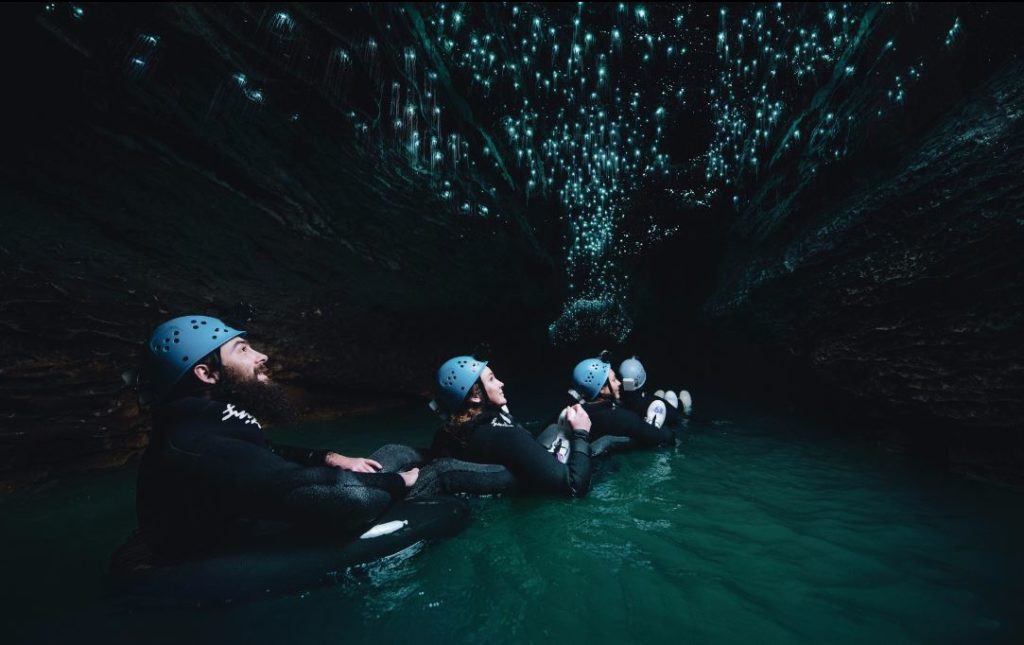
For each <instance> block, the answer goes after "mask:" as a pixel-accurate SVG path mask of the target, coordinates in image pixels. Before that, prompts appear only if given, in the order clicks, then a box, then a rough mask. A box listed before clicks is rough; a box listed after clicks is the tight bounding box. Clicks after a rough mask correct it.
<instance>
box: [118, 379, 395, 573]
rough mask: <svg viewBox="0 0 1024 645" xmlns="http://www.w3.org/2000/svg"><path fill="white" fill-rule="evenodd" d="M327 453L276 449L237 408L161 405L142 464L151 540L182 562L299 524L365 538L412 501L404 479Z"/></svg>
mask: <svg viewBox="0 0 1024 645" xmlns="http://www.w3.org/2000/svg"><path fill="white" fill-rule="evenodd" d="M326 455H327V451H326V450H308V449H305V448H294V447H289V446H275V445H272V444H270V443H268V442H267V440H266V439H265V438H264V436H263V431H262V430H261V428H260V426H259V423H258V422H257V420H256V419H255V418H254V417H253V416H252V415H249V414H248V413H246V412H245V411H244V410H238V409H236V407H235V406H234V405H232V404H229V403H224V402H221V401H210V400H208V399H201V398H185V399H179V400H177V401H174V402H172V403H169V404H166V405H164V406H161V407H160V408H158V409H157V410H155V411H154V428H153V436H152V440H151V442H150V445H149V447H148V448H147V449H146V452H145V454H144V455H143V458H142V463H141V465H140V467H139V477H138V493H137V498H136V510H137V513H138V518H139V526H140V529H141V532H142V536H143V538H144V539H145V540H146V542H147V543H148V544H149V546H150V547H151V548H153V549H154V550H155V551H156V552H157V553H158V554H160V555H161V556H164V557H172V558H173V557H177V556H184V555H193V554H198V553H203V552H211V551H216V550H218V549H221V548H223V547H225V546H227V545H237V544H239V543H241V542H244V541H245V540H246V539H253V538H255V537H256V536H258V535H260V534H264V533H267V532H273V531H277V532H280V531H282V530H285V529H290V528H293V527H295V526H297V525H310V526H315V527H316V528H317V529H318V530H320V531H324V530H328V531H332V532H339V533H345V534H357V533H358V532H359V531H360V530H361V529H363V528H365V527H367V526H369V525H370V524H371V523H372V522H373V520H374V519H375V518H377V517H378V516H380V515H381V514H382V513H383V512H384V511H385V510H386V509H387V508H388V506H390V505H391V503H392V502H394V501H396V500H398V499H401V498H402V497H403V496H404V495H405V492H406V488H405V483H404V481H403V480H402V477H401V476H400V475H398V474H397V473H373V474H364V473H353V472H350V471H346V470H342V469H340V468H335V467H331V466H326V465H324V458H325V457H326Z"/></svg>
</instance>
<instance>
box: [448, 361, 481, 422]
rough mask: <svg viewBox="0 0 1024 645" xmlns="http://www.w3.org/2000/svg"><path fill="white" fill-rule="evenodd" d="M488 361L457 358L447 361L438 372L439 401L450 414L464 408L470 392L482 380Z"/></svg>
mask: <svg viewBox="0 0 1024 645" xmlns="http://www.w3.org/2000/svg"><path fill="white" fill-rule="evenodd" d="M485 367H487V361H485V360H481V359H478V358H475V357H473V356H456V357H455V358H450V359H448V360H447V361H445V363H444V365H442V366H441V367H440V369H438V370H437V400H438V403H440V405H441V407H442V408H444V409H445V410H447V411H448V412H455V411H456V410H458V409H459V408H460V407H462V402H463V401H465V400H466V396H467V395H468V394H469V390H470V388H471V387H473V384H474V383H476V380H477V379H478V378H480V372H483V371H484V368H485Z"/></svg>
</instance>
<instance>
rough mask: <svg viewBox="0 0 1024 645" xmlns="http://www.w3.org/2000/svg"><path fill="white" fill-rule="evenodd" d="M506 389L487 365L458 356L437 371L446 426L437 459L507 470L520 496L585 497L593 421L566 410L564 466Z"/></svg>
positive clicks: (578, 408) (440, 434)
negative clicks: (516, 411) (515, 409)
mask: <svg viewBox="0 0 1024 645" xmlns="http://www.w3.org/2000/svg"><path fill="white" fill-rule="evenodd" d="M504 385H505V384H504V383H502V382H501V381H499V380H498V377H497V376H496V375H495V374H494V371H493V370H492V369H491V368H490V367H488V361H486V360H483V359H477V358H475V357H473V356H456V357H455V358H452V359H450V360H448V361H446V362H445V363H444V364H443V365H441V368H440V369H439V370H438V371H437V390H438V392H437V400H436V401H437V405H438V407H439V409H440V411H442V412H443V413H444V414H445V415H446V417H447V420H446V422H445V425H444V427H443V428H441V429H440V430H438V432H437V434H436V435H435V437H434V444H433V447H432V448H431V452H432V453H433V454H434V455H435V456H439V457H454V458H455V459H458V460H465V461H470V462H476V463H479V464H496V465H501V466H504V467H506V468H507V470H508V471H509V472H510V473H511V474H512V476H513V477H514V478H515V481H516V482H517V487H518V490H519V491H520V492H532V493H545V494H551V495H564V496H571V497H582V496H584V495H586V494H587V492H588V491H589V490H590V473H591V464H590V443H589V440H588V435H589V432H590V418H589V417H588V416H587V413H586V411H584V409H583V407H582V406H580V405H578V404H577V405H574V406H570V407H568V408H567V409H566V410H565V419H566V424H567V425H568V427H569V431H568V433H567V437H566V455H565V460H564V462H563V461H560V460H559V459H557V458H556V457H555V456H554V455H552V454H551V452H549V451H548V450H547V449H546V448H545V447H544V446H542V445H541V444H540V443H539V442H538V441H537V440H536V439H535V438H534V437H533V435H531V434H530V432H529V431H528V430H526V428H524V427H522V426H521V425H519V424H517V423H516V422H515V420H514V419H513V418H512V414H511V413H510V412H509V410H508V406H507V403H508V401H506V399H505V392H504Z"/></svg>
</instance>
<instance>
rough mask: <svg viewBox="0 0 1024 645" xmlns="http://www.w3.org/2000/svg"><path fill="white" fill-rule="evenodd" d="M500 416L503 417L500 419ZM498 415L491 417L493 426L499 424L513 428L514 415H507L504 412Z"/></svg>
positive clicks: (498, 425) (501, 426)
mask: <svg viewBox="0 0 1024 645" xmlns="http://www.w3.org/2000/svg"><path fill="white" fill-rule="evenodd" d="M498 417H501V419H500V420H499V419H498ZM498 417H494V418H493V419H491V425H492V426H497V427H499V428H511V427H512V417H507V416H505V415H504V414H499V415H498ZM502 422H504V423H502Z"/></svg>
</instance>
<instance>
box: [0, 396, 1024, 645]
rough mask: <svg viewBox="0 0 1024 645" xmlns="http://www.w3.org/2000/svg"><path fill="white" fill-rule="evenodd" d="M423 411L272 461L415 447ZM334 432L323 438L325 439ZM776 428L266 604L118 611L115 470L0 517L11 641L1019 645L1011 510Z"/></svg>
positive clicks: (619, 466)
mask: <svg viewBox="0 0 1024 645" xmlns="http://www.w3.org/2000/svg"><path fill="white" fill-rule="evenodd" d="M434 424H435V421H433V419H432V417H430V416H429V414H427V413H423V414H420V413H419V412H397V413H396V412H391V413H387V414H381V415H376V416H372V417H365V418H361V419H354V420H348V421H345V422H343V423H339V424H311V425H307V426H303V427H299V428H295V429H292V430H290V431H288V432H285V433H283V434H279V435H278V436H279V437H280V438H281V439H283V440H287V441H289V442H291V443H305V444H307V445H317V446H324V447H331V448H334V449H337V450H340V451H342V452H347V453H351V454H367V453H369V452H370V451H371V450H372V449H374V448H375V447H377V446H378V445H381V444H383V443H389V442H395V441H398V442H405V443H411V444H414V445H423V444H426V443H428V441H429V436H430V434H431V431H432V429H433V427H434ZM339 428H343V429H344V430H339ZM825 434H827V430H825V429H820V428H814V427H808V425H807V424H806V423H803V424H801V423H798V422H796V421H794V420H792V419H783V418H778V417H771V416H767V415H756V414H749V413H743V412H741V411H739V410H737V409H728V410H725V411H719V412H717V413H716V414H713V415H711V418H709V419H707V420H706V421H704V422H695V423H694V424H693V426H692V427H691V430H690V432H689V434H688V435H687V436H686V437H685V438H683V439H682V441H680V443H679V444H678V445H677V446H676V447H675V448H674V449H665V450H661V451H654V452H636V453H631V454H624V455H618V456H616V457H614V458H613V459H612V460H610V461H607V462H603V463H602V464H601V465H600V467H599V469H598V471H597V478H598V479H597V481H596V484H595V486H594V489H593V491H592V493H591V495H590V496H589V497H588V498H587V499H585V500H578V501H563V500H537V499H509V498H487V499H477V500H473V501H472V507H473V513H474V518H475V519H474V522H473V523H472V525H471V526H470V528H469V529H468V530H467V531H466V532H465V533H463V534H462V535H461V536H459V537H457V538H455V539H453V540H449V541H448V542H445V543H442V544H438V545H429V546H427V547H425V548H423V549H414V550H412V551H410V552H406V553H403V554H400V555H398V556H396V557H393V558H390V559H388V560H386V561H383V562H380V563H378V564H376V565H374V566H372V567H369V568H367V569H364V570H360V571H355V572H346V573H342V574H340V575H339V576H338V580H339V582H338V584H336V585H334V586H331V587H326V588H319V589H312V590H309V591H307V592H305V593H302V594H298V595H295V596H291V597H286V598H277V599H269V600H266V601H261V602H257V603H251V604H245V605H238V606H228V607H222V608H213V609H203V610H174V611H159V612H135V613H133V612H129V611H127V610H125V609H124V608H122V607H120V605H119V604H118V602H117V599H116V598H112V597H110V596H109V594H108V592H107V591H106V589H105V587H104V584H103V571H104V567H105V565H106V560H107V557H108V556H109V554H110V552H111V551H112V550H113V548H114V546H116V544H117V543H118V541H119V540H120V539H122V538H123V537H124V536H125V535H127V533H128V532H129V531H130V530H131V528H132V527H133V526H134V515H133V499H134V468H133V467H129V468H124V469H120V470H117V471H111V472H104V473H100V474H97V475H91V476H87V477H79V478H76V479H73V480H72V479H69V480H66V481H62V482H60V483H59V484H57V485H55V486H51V487H49V488H47V489H45V490H40V491H36V492H31V493H23V494H19V495H16V496H14V497H12V498H9V499H7V500H4V501H3V503H2V505H3V516H2V520H0V529H2V535H3V536H4V540H5V548H4V549H3V556H2V557H3V567H4V570H5V575H4V580H5V583H6V584H5V585H4V586H3V592H2V593H3V599H2V600H3V610H2V611H3V614H4V617H5V621H4V622H5V623H6V624H8V625H12V626H13V630H14V632H13V633H14V636H15V640H16V641H22V640H25V641H47V640H52V641H64V642H68V641H70V640H71V639H74V641H77V642H80V641H82V640H85V641H90V642H91V641H103V642H105V643H112V642H150V643H153V642H178V641H182V640H185V639H189V640H192V641H195V642H200V643H202V642H225V641H227V642H238V641H241V640H243V639H244V640H246V641H251V642H254V643H276V642H281V641H284V640H287V641H288V642H292V643H302V642H313V641H314V640H316V641H320V640H323V639H327V640H328V641H330V642H342V641H344V642H353V641H368V640H371V639H372V640H374V641H382V642H395V641H399V640H405V639H407V638H415V639H416V640H417V641H443V640H447V641H457V642H464V641H484V640H486V641H497V642H520V641H526V642H541V641H547V640H549V639H557V640H562V639H569V640H571V641H572V642H581V641H584V642H585V641H593V642H620V641H624V642H644V641H666V642H667V641H672V642H677V641H680V640H688V641H697V642H723V641H725V642H793V641H803V642H819V641H828V642H839V643H864V642H869V641H878V642H885V643H899V642H907V643H920V642H928V643H945V642H949V643H955V642H972V643H973V642H1024V641H1022V640H1021V637H1022V636H1024V622H1022V619H1021V618H1020V616H1019V609H1020V607H1022V606H1024V602H1022V601H1024V583H1022V582H1021V575H1022V574H1024V551H1022V550H1021V548H1020V545H1021V544H1022V543H1024V541H1022V538H1024V517H1022V514H1021V513H1020V511H1019V509H1020V508H1021V496H1020V495H1019V494H1017V493H1013V492H1010V491H1006V490H1002V489H997V488H993V487H990V486H986V485H984V484H980V483H977V482H972V481H967V480H964V479H961V478H958V477H956V476H952V475H948V474H946V473H943V472H940V471H938V470H934V469H932V468H930V467H926V466H921V465H919V464H914V463H910V462H908V461H907V460H906V459H905V458H904V457H901V456H898V455H890V454H884V453H879V452H878V451H876V450H874V449H871V448H868V447H866V446H863V445H861V444H860V443H857V442H854V441H847V440H842V439H835V438H822V436H819V435H825Z"/></svg>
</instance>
